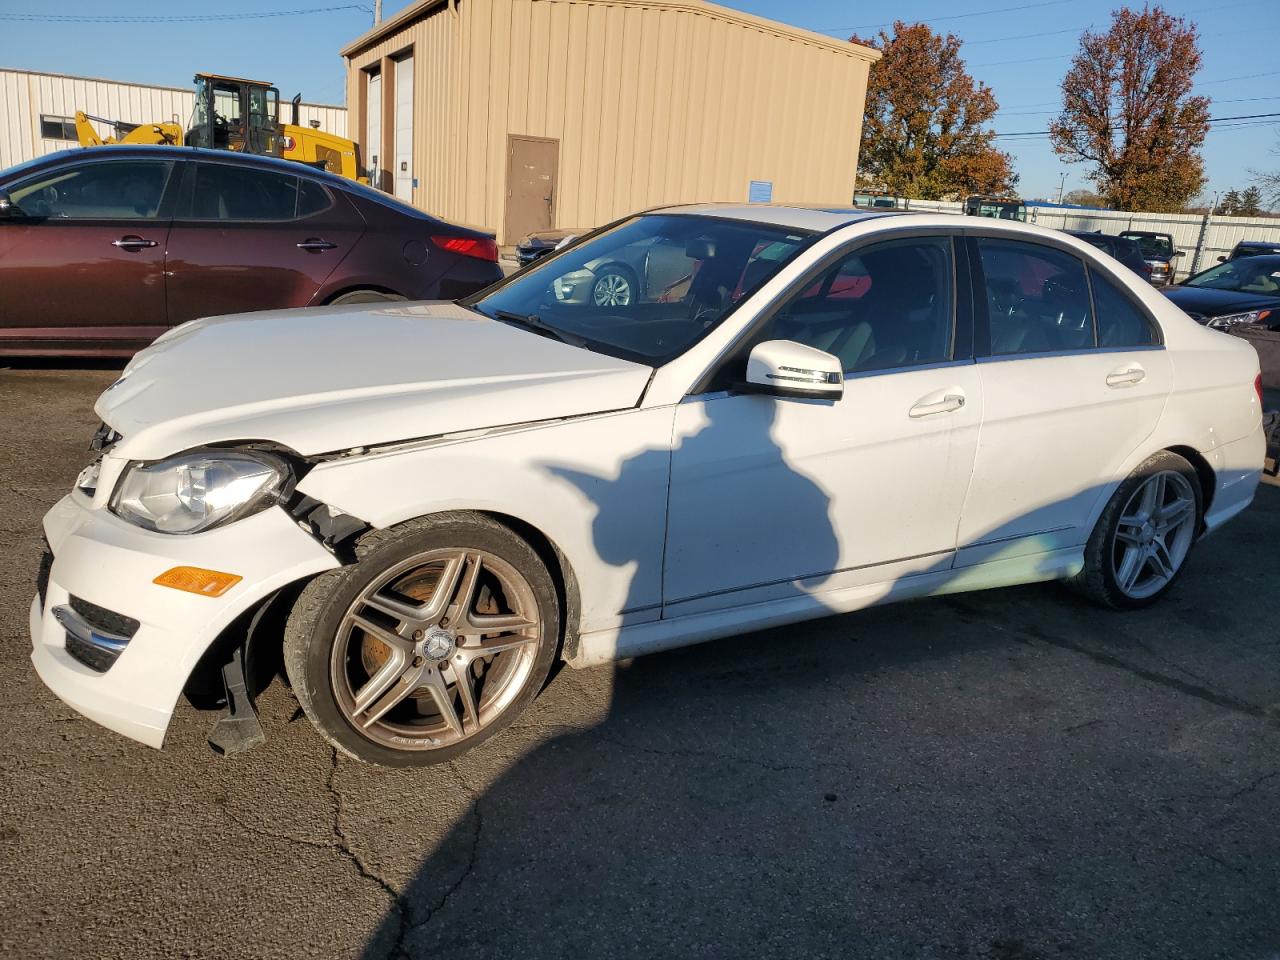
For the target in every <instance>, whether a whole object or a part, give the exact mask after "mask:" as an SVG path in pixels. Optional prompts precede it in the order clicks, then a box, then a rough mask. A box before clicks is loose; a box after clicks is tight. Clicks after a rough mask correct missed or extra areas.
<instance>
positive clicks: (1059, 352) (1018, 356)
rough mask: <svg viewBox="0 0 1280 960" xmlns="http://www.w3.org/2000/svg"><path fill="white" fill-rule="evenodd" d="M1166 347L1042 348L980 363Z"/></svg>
mask: <svg viewBox="0 0 1280 960" xmlns="http://www.w3.org/2000/svg"><path fill="white" fill-rule="evenodd" d="M1163 349H1165V346H1164V344H1162V343H1157V344H1148V345H1147V346H1145V347H1078V348H1076V349H1074V350H1042V351H1040V352H1039V353H997V354H989V355H987V356H983V357H978V359H977V362H978V363H998V362H1001V361H1004V360H1041V359H1045V358H1051V357H1083V356H1088V355H1090V354H1095V353H1113V354H1119V353H1152V352H1154V351H1156V350H1163Z"/></svg>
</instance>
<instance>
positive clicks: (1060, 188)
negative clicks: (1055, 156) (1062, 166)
mask: <svg viewBox="0 0 1280 960" xmlns="http://www.w3.org/2000/svg"><path fill="white" fill-rule="evenodd" d="M1066 186H1067V172H1066V171H1065V170H1064V171H1063V172H1062V179H1061V180H1059V181H1058V203H1062V191H1063V190H1064V189H1066Z"/></svg>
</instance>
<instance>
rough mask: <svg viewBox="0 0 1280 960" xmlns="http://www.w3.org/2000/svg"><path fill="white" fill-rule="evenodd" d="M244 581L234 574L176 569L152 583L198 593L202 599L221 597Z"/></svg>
mask: <svg viewBox="0 0 1280 960" xmlns="http://www.w3.org/2000/svg"><path fill="white" fill-rule="evenodd" d="M243 579H244V577H238V576H236V575H235V574H234V573H219V572H218V571H217V570H205V569H204V568H203V567H174V568H173V569H172V570H166V571H165V572H164V573H162V574H160V576H158V577H156V578H155V580H153V581H152V583H158V584H159V585H160V586H162V587H173V589H175V590H185V591H187V593H198V594H200V596H202V597H220V596H222V595H223V594H224V593H226V592H227V591H228V590H230V589H231V588H232V587H234V586H235V585H236V584H237V583H239V582H240V581H241V580H243Z"/></svg>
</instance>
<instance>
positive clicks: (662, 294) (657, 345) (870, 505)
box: [31, 206, 1264, 765]
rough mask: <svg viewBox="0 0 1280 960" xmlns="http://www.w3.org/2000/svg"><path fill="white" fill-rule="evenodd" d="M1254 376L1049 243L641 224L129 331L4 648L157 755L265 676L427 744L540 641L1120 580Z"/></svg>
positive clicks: (606, 639) (1165, 552) (928, 219)
mask: <svg viewBox="0 0 1280 960" xmlns="http://www.w3.org/2000/svg"><path fill="white" fill-rule="evenodd" d="M1260 393H1261V387H1260V385H1259V380H1258V358H1257V356H1256V354H1255V353H1254V351H1253V348H1252V347H1250V346H1249V345H1248V344H1247V343H1245V342H1244V341H1242V340H1240V339H1238V338H1235V337H1231V336H1227V335H1225V334H1222V333H1218V332H1216V331H1213V330H1209V329H1206V328H1204V327H1202V326H1200V325H1199V324H1197V323H1196V322H1195V321H1193V320H1191V319H1190V318H1189V317H1187V316H1186V315H1185V314H1183V313H1182V312H1181V311H1180V310H1178V308H1177V307H1175V306H1174V305H1173V304H1171V303H1170V302H1169V301H1168V300H1167V299H1166V298H1165V297H1163V296H1161V295H1160V294H1159V293H1157V292H1156V291H1154V290H1153V289H1151V288H1150V287H1149V286H1148V285H1147V284H1146V283H1144V282H1142V281H1141V280H1140V279H1139V278H1138V277H1137V276H1136V275H1134V274H1131V273H1130V272H1128V271H1127V270H1126V269H1125V268H1124V267H1123V266H1121V265H1120V264H1118V263H1117V262H1116V261H1114V260H1111V259H1109V258H1108V257H1107V256H1105V255H1104V254H1101V253H1099V252H1098V251H1096V250H1095V249H1094V248H1092V247H1090V246H1087V245H1085V244H1083V243H1081V242H1079V241H1077V240H1075V239H1073V238H1071V237H1068V236H1066V235H1065V234H1061V233H1056V232H1052V231H1048V230H1042V229H1037V228H1035V227H1030V226H1026V225H1022V224H1017V223H1010V222H1003V221H986V220H974V219H963V218H958V217H948V216H938V215H927V214H905V215H904V214H883V213H880V214H877V213H866V212H856V211H849V210H834V209H833V210H820V209H799V208H786V207H769V206H750V207H748V206H690V207H675V208H670V209H665V210H659V211H655V212H650V213H645V214H642V215H638V216H635V217H631V218H628V219H624V220H622V221H619V222H617V223H615V224H612V225H610V226H608V227H606V228H603V229H601V230H598V231H596V232H595V233H592V234H589V235H587V236H585V237H583V238H581V239H580V240H578V241H577V242H576V243H575V244H573V245H572V246H569V247H566V248H565V249H563V250H561V251H559V252H557V253H555V254H553V255H551V256H549V257H547V258H545V259H542V260H539V261H537V262H536V263H535V264H533V265H532V266H531V267H529V268H527V269H525V270H523V271H522V272H520V273H518V274H516V275H514V276H512V277H510V278H508V279H507V280H505V281H503V282H501V283H499V284H497V285H496V286H494V287H491V288H489V289H488V290H487V291H484V292H483V293H481V294H479V295H477V296H475V297H473V298H471V299H469V300H465V301H462V302H459V303H457V304H453V303H419V304H394V305H384V306H365V307H341V308H323V309H306V310H285V311H279V312H274V313H260V314H255V315H251V316H233V317H218V318H214V319H207V320H199V321H195V322H193V323H189V324H186V325H184V326H181V327H178V328H176V329H174V330H172V331H171V332H170V333H168V334H167V335H165V336H163V337H162V338H161V339H160V340H158V341H157V342H156V343H155V345H154V346H152V347H150V348H149V349H147V350H144V351H143V352H142V353H140V354H138V355H137V357H136V358H135V359H134V360H133V361H132V362H131V363H130V364H129V366H128V367H127V368H126V369H125V371H124V373H123V375H122V376H121V377H120V379H119V381H117V382H116V383H114V384H112V386H111V387H110V388H109V389H108V390H107V391H106V392H105V393H104V394H103V395H102V398H101V399H100V400H99V401H98V404H97V407H96V410H97V412H98V414H99V415H100V416H101V418H102V421H103V426H102V428H101V429H100V431H99V433H98V435H97V437H96V438H95V442H94V444H93V447H94V449H95V450H96V451H97V454H96V457H95V459H94V460H93V462H92V463H91V464H90V465H89V466H87V467H86V468H85V470H84V472H83V473H82V474H81V475H80V477H79V479H78V480H77V482H76V487H75V489H73V490H72V491H71V493H70V494H69V495H68V496H67V497H66V498H64V499H63V500H62V501H61V502H59V503H58V504H57V505H56V506H55V507H54V508H53V509H52V510H51V511H50V512H49V514H48V516H47V517H46V518H45V521H44V530H45V534H46V537H47V540H48V545H49V554H48V555H47V556H46V563H45V564H44V566H43V567H42V572H41V578H40V584H39V590H38V595H37V597H36V598H35V600H34V602H33V603H32V606H31V634H32V640H33V644H34V652H33V654H32V659H33V661H34V663H35V667H36V669H37V670H38V671H39V674H40V676H41V677H42V678H43V680H44V682H45V683H46V684H47V685H48V686H49V687H50V689H52V690H53V692H54V693H56V694H57V695H58V696H59V697H61V698H62V699H63V700H65V701H66V702H67V703H68V704H70V705H71V706H73V707H74V708H76V709H77V710H79V711H80V712H81V713H83V714H84V715H85V716H87V717H90V718H92V719H94V720H96V721H98V722H99V723H102V724H104V725H105V726H107V727H110V728H111V729H113V730H117V731H119V732H121V733H123V734H125V735H127V736H130V737H133V738H135V739H137V740H140V741H142V742H143V743H146V744H150V745H152V746H155V747H159V746H160V745H161V744H162V742H163V740H164V736H165V730H166V728H167V726H168V724H169V721H170V717H171V715H172V713H173V710H174V707H175V704H176V702H177V700H178V697H179V696H180V695H182V694H183V692H184V690H185V691H186V692H187V694H188V696H191V697H192V698H193V699H196V700H197V701H199V700H201V699H203V700H204V701H208V702H212V703H214V704H218V703H221V704H223V705H224V707H225V711H224V716H223V719H222V720H220V721H219V722H218V724H217V725H216V726H215V732H214V735H213V736H212V738H211V739H212V740H213V741H214V743H215V745H218V746H220V747H222V748H223V749H226V750H235V749H240V748H243V747H244V746H246V745H248V744H250V743H252V742H255V741H256V740H257V739H258V738H260V736H261V729H260V727H259V726H258V722H257V719H256V715H255V714H254V712H253V707H252V696H253V694H254V692H255V690H256V689H257V686H258V684H259V683H260V680H259V679H257V674H258V673H261V672H262V671H261V670H256V669H255V668H254V664H258V665H260V666H261V665H264V664H265V665H268V667H267V669H266V671H265V672H266V673H268V674H270V673H271V672H272V671H271V669H270V665H271V664H272V663H273V662H274V663H282V664H283V670H284V672H285V673H286V674H287V677H288V680H289V682H290V684H291V685H292V688H293V691H294V693H295V694H296V696H297V698H298V700H299V701H300V703H301V705H302V708H303V709H304V710H305V711H306V714H307V716H308V717H310V719H311V720H312V722H313V723H314V724H315V726H316V727H317V728H318V730H319V731H320V732H321V734H322V735H323V736H324V737H326V738H327V739H328V740H329V741H330V742H331V743H332V744H333V745H334V746H335V747H337V748H338V749H341V750H343V751H345V752H346V753H348V754H351V755H353V756H355V757H359V758H361V759H364V760H368V761H372V762H377V763H385V764H399V765H407V764H423V763H433V762H437V761H441V760H447V759H449V758H451V757H454V756H456V755H457V754H459V753H460V752H462V751H464V750H467V749H469V748H471V747H472V746H475V745H476V744H478V743H480V742H481V741H483V740H485V739H486V738H488V737H490V736H492V735H493V734H494V733H495V732H497V731H499V730H501V729H502V728H503V727H505V726H506V725H508V724H510V723H511V721H512V720H513V719H514V718H515V717H516V716H518V715H519V713H520V712H521V711H522V710H523V709H524V708H525V707H527V706H528V705H529V703H530V702H531V701H532V699H533V698H534V697H535V696H536V694H537V693H538V691H539V689H540V687H541V686H542V685H543V683H544V682H545V681H546V679H547V676H548V672H549V671H550V669H551V667H552V665H553V663H554V662H555V660H556V659H557V658H561V659H563V660H565V661H567V662H568V663H569V664H571V665H573V666H577V667H583V666H589V665H592V664H602V663H606V662H608V661H611V660H614V659H617V658H623V657H631V656H635V655H637V654H642V653H649V652H652V651H657V650H663V649H667V648H671V647H677V646H680V645H683V644H690V643H695V642H698V641H703V640H710V639H713V638H717V637H727V636H730V635H732V634H737V633H741V632H743V631H746V630H752V629H756V628H761V627H770V626H776V625H779V624H787V623H792V622H795V621H800V620H805V619H808V618H813V617H821V616H826V615H829V614H833V613H845V612H848V611H852V610H856V609H859V608H861V607H866V606H869V605H871V604H875V603H883V602H886V601H891V600H898V599H904V598H908V597H921V596H929V595H935V594H943V593H950V592H954V591H961V590H977V589H985V588H988V587H998V586H1002V585H1007V584H1017V583H1027V582H1031V581H1042V580H1064V581H1068V582H1070V583H1071V584H1072V585H1074V586H1075V587H1076V588H1077V589H1078V590H1079V591H1080V592H1081V593H1083V594H1084V595H1086V596H1088V597H1090V598H1092V599H1093V600H1094V601H1096V602H1098V603H1102V604H1105V605H1107V606H1110V607H1116V608H1133V607H1140V606H1142V605H1144V604H1147V603H1150V602H1152V601H1153V600H1155V599H1156V598H1157V597H1159V596H1161V595H1162V594H1163V593H1165V592H1166V591H1167V590H1169V588H1170V587H1171V586H1172V585H1173V583H1174V582H1175V581H1176V580H1177V578H1178V576H1179V575H1180V574H1181V573H1182V571H1183V569H1184V568H1185V566H1186V564H1187V559H1188V556H1189V555H1190V552H1191V550H1192V547H1193V546H1194V545H1195V542H1196V541H1197V540H1198V539H1199V538H1200V537H1201V536H1203V535H1205V534H1206V533H1209V532H1211V531H1212V530H1213V529H1214V528H1216V527H1218V526H1219V525H1220V524H1222V523H1224V522H1225V521H1227V520H1228V519H1230V518H1231V517H1233V516H1235V515H1236V514H1237V513H1239V512H1240V511H1241V510H1243V509H1244V508H1245V507H1246V506H1247V505H1248V504H1249V502H1250V501H1251V500H1252V498H1253V496H1254V492H1255V488H1256V485H1257V483H1258V480H1259V475H1260V472H1261V468H1262V464H1263V456H1264V441H1263V433H1262V430H1261V420H1262V410H1261V395H1260ZM725 650H726V652H727V653H728V655H732V653H731V647H729V646H726V647H725ZM211 680H215V681H216V680H221V683H220V684H218V686H217V688H216V690H211V682H210V681H211Z"/></svg>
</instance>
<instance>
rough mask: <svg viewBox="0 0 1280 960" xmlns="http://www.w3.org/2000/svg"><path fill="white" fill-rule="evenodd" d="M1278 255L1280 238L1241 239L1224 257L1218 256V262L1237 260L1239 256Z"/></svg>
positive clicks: (1279, 252) (1279, 253)
mask: <svg viewBox="0 0 1280 960" xmlns="http://www.w3.org/2000/svg"><path fill="white" fill-rule="evenodd" d="M1272 253H1274V254H1278V255H1280V240H1241V241H1240V242H1239V243H1237V244H1236V245H1235V246H1234V247H1232V248H1231V252H1230V253H1229V254H1227V255H1226V256H1225V257H1219V258H1218V262H1219V263H1226V262H1227V261H1228V260H1239V259H1240V258H1241V257H1263V256H1266V255H1267V254H1272Z"/></svg>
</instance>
